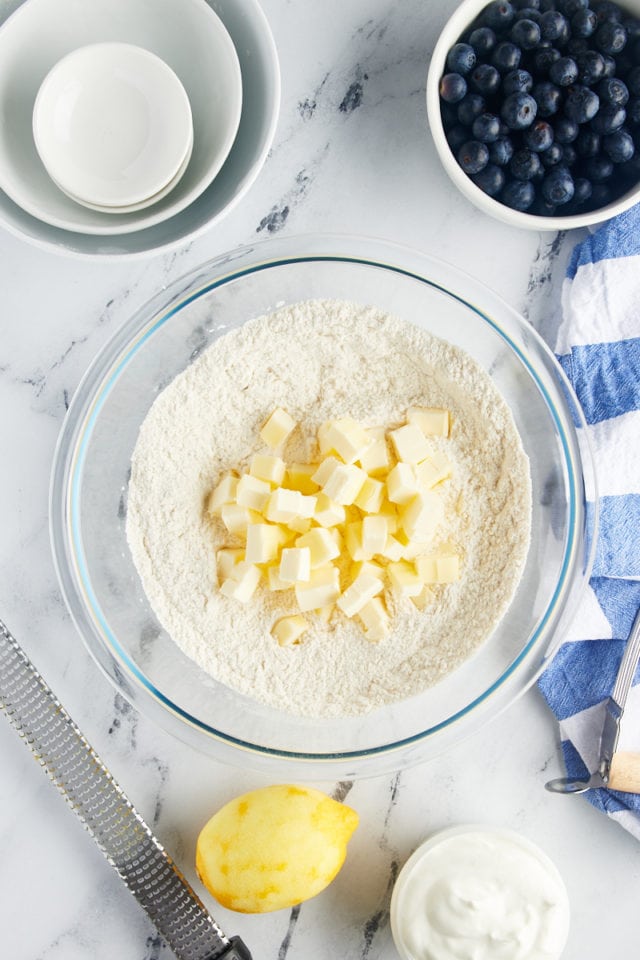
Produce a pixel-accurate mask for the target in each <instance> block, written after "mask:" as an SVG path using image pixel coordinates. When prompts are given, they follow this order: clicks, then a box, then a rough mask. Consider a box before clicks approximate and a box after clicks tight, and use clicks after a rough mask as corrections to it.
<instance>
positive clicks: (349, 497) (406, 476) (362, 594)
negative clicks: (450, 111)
mask: <svg viewBox="0 0 640 960" xmlns="http://www.w3.org/2000/svg"><path fill="white" fill-rule="evenodd" d="M406 420H407V422H406V423H405V424H403V425H402V426H400V427H398V428H397V429H392V430H386V429H385V428H384V427H364V426H362V424H360V423H358V422H357V421H356V420H352V419H349V418H342V419H337V420H332V421H330V422H328V423H325V424H323V425H322V426H321V427H320V429H319V430H318V435H317V441H318V448H319V451H320V458H319V461H318V462H316V463H293V462H291V463H287V462H285V460H284V459H283V458H282V456H280V454H281V452H282V450H283V448H284V445H285V443H286V441H287V439H288V438H289V437H290V435H291V433H292V432H293V430H295V428H296V426H297V424H296V422H295V421H294V420H293V418H292V417H291V416H290V415H289V414H288V413H287V412H286V410H283V409H281V408H278V409H276V410H274V412H273V413H272V414H271V416H270V417H269V419H268V420H267V422H266V423H265V424H264V426H263V427H262V430H261V431H260V437H261V439H262V440H263V442H264V443H265V445H266V446H267V447H268V448H269V453H257V454H255V455H254V456H253V458H252V460H251V464H250V468H249V472H248V473H244V474H242V476H239V475H238V474H237V473H235V472H229V473H227V474H225V475H224V476H223V477H222V478H221V480H220V482H219V483H218V485H217V486H216V488H215V489H214V490H213V491H212V492H211V494H210V496H209V498H208V503H207V510H208V512H209V514H210V515H212V516H216V517H219V518H220V519H221V520H222V523H223V524H224V526H225V527H226V529H227V531H228V533H229V535H230V537H232V538H233V539H234V540H235V541H236V545H231V546H228V547H223V548H222V549H220V550H218V552H217V558H216V559H217V572H218V580H219V583H220V591H221V593H223V594H224V595H225V596H227V597H230V598H232V599H234V600H238V601H240V602H241V603H248V602H250V601H251V599H252V597H253V596H254V594H255V591H256V589H257V588H258V585H259V584H260V583H261V581H264V582H266V586H267V588H268V589H269V590H293V592H294V594H295V598H296V603H297V606H298V609H299V611H300V613H298V614H293V615H291V616H287V617H282V618H280V619H279V620H278V621H277V622H276V623H275V624H274V626H273V629H272V634H273V636H274V638H275V639H276V640H277V642H278V643H279V644H280V645H282V646H290V645H292V644H297V643H299V642H300V638H301V636H302V634H303V633H304V631H305V630H306V629H307V628H308V626H309V623H308V621H307V620H306V619H305V618H304V617H303V616H302V614H303V613H307V612H309V611H314V612H316V613H318V614H319V615H320V616H321V617H322V618H323V619H324V620H326V621H328V620H329V618H330V617H331V615H332V614H333V612H334V611H335V610H336V608H337V609H338V610H339V611H340V612H341V613H342V614H343V615H344V616H346V617H350V618H351V617H357V618H358V620H359V621H360V624H361V626H362V629H363V632H364V635H365V637H366V638H367V639H368V640H370V641H372V642H378V641H381V640H383V639H384V638H385V637H386V636H387V634H388V633H389V629H390V616H389V612H388V610H387V607H386V605H385V601H384V596H383V595H384V591H385V589H389V588H390V589H391V590H393V591H394V592H395V593H396V594H398V595H400V596H404V597H409V598H411V600H412V601H413V602H414V604H415V605H416V607H418V609H421V610H422V609H424V608H425V607H426V606H427V604H428V603H429V600H430V598H431V589H430V585H433V584H436V583H451V582H453V581H454V580H457V579H458V578H459V575H460V574H459V558H458V556H457V555H456V554H455V552H453V551H452V550H451V549H447V550H444V551H443V550H440V551H438V552H434V551H433V550H432V549H431V544H432V542H433V538H434V534H435V532H436V529H437V528H438V527H440V526H441V525H442V524H443V522H444V520H445V510H444V505H443V501H442V498H441V496H440V493H439V490H441V489H442V485H443V484H444V483H445V482H446V481H447V480H448V479H449V478H450V477H451V472H452V465H451V463H450V461H449V459H448V458H447V457H446V456H445V455H444V454H443V453H442V452H441V451H440V450H438V449H437V448H436V446H435V444H433V442H432V441H430V440H429V438H430V437H434V436H438V437H448V436H449V427H450V417H449V411H448V410H445V409H441V408H428V407H410V408H409V410H408V411H407V417H406ZM394 454H395V456H394ZM237 544H241V545H237ZM345 570H346V571H347V576H346V577H345ZM341 572H342V579H343V580H345V579H346V580H348V583H347V585H346V586H345V588H344V589H342V587H341V582H340V581H341Z"/></svg>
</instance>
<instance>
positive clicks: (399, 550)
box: [380, 534, 405, 563]
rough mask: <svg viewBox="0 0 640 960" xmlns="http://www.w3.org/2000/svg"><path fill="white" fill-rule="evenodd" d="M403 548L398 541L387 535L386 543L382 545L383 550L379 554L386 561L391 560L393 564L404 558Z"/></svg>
mask: <svg viewBox="0 0 640 960" xmlns="http://www.w3.org/2000/svg"><path fill="white" fill-rule="evenodd" d="M404 551H405V548H404V546H403V545H402V544H401V543H400V541H399V540H396V538H395V537H394V536H392V535H391V534H389V536H388V537H387V542H386V543H385V545H384V550H381V551H380V552H381V554H382V556H383V557H385V558H386V559H387V560H392V561H393V562H394V563H397V562H398V560H402V559H403V557H404V555H405V554H404Z"/></svg>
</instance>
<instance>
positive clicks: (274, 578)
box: [267, 563, 293, 591]
mask: <svg viewBox="0 0 640 960" xmlns="http://www.w3.org/2000/svg"><path fill="white" fill-rule="evenodd" d="M267 584H268V585H269V590H271V591H276V590H290V589H291V588H292V587H293V583H291V581H289V580H281V579H280V564H279V563H274V564H273V565H272V566H270V567H267Z"/></svg>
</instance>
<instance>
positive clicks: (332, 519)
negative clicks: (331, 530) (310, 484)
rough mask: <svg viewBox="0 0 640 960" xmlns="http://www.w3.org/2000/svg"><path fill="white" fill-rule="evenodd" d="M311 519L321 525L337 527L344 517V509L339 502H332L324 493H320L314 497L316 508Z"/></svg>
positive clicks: (343, 520)
mask: <svg viewBox="0 0 640 960" xmlns="http://www.w3.org/2000/svg"><path fill="white" fill-rule="evenodd" d="M313 519H314V520H315V521H316V523H319V524H320V526H321V527H337V526H338V524H340V523H344V522H345V519H346V514H345V509H344V507H343V506H342V504H341V503H334V501H333V500H331V499H330V498H329V497H328V496H327V495H326V493H322V491H320V493H319V494H318V495H317V498H316V509H315V513H314V514H313Z"/></svg>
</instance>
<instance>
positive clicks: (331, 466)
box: [311, 457, 341, 487]
mask: <svg viewBox="0 0 640 960" xmlns="http://www.w3.org/2000/svg"><path fill="white" fill-rule="evenodd" d="M340 463H341V461H340V460H338V458H337V457H326V458H325V459H324V460H323V461H322V463H320V464H319V465H318V467H317V469H316V472H315V473H313V474H312V475H311V479H312V480H313V482H314V483H317V484H318V486H319V487H324V485H325V483H326V482H327V480H328V479H329V477H330V476H331V474H332V473H333V471H334V470H335V469H336V467H339V466H340Z"/></svg>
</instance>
